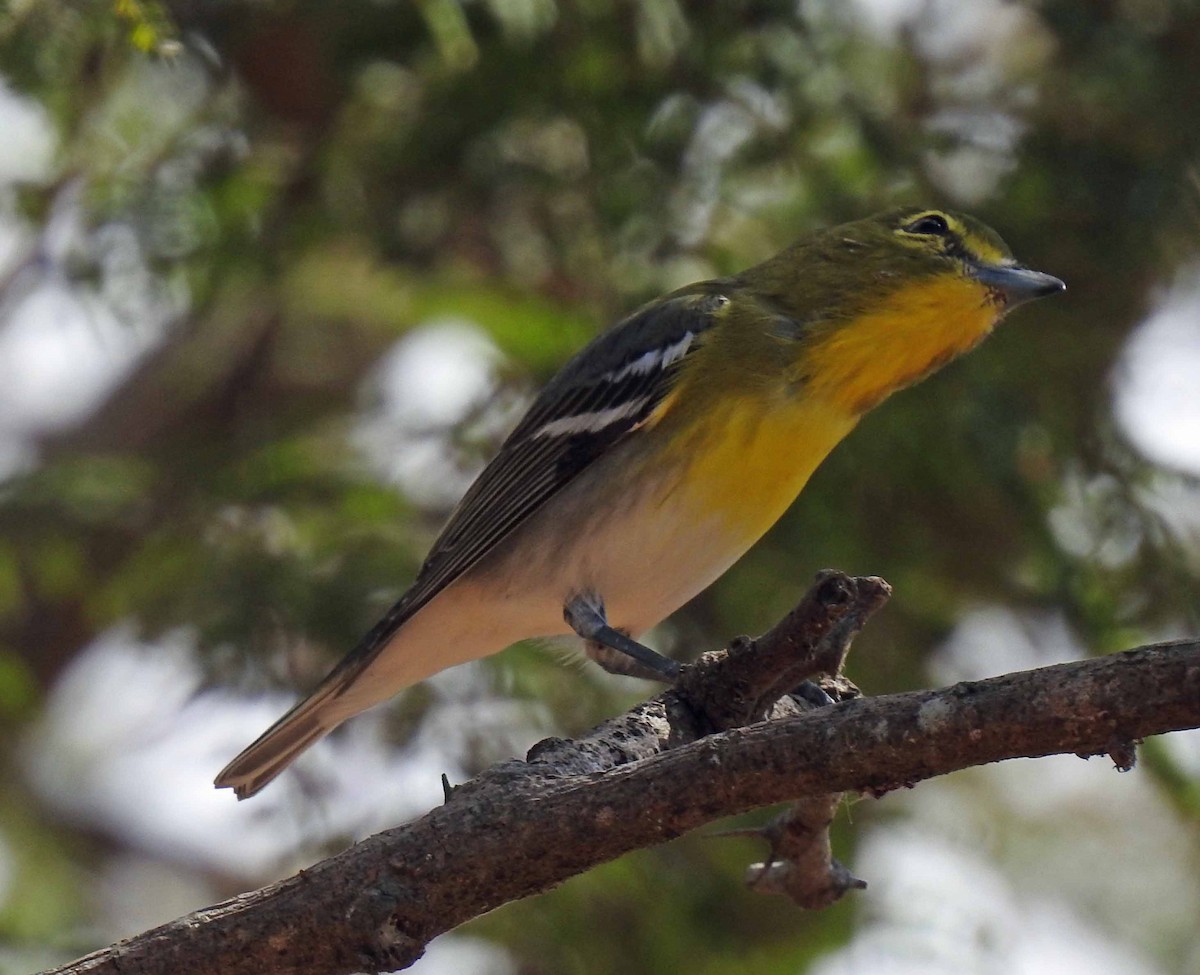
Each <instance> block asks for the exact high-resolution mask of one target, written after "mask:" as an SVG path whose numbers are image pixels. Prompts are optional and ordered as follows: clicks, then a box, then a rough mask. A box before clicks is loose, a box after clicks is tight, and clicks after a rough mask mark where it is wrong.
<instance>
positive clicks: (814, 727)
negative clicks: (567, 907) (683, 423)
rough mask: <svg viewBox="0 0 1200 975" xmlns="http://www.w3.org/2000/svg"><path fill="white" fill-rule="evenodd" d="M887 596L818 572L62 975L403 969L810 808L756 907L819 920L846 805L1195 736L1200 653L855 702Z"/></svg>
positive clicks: (784, 825) (841, 882)
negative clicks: (846, 675) (758, 629)
mask: <svg viewBox="0 0 1200 975" xmlns="http://www.w3.org/2000/svg"><path fill="white" fill-rule="evenodd" d="M888 591H889V590H888V588H887V586H886V584H885V583H883V582H882V580H878V579H871V578H866V579H863V578H859V579H851V578H848V577H846V576H844V575H841V574H839V573H824V574H822V576H821V577H819V579H818V582H817V585H816V586H814V587H813V589H812V590H811V591H810V592H809V594H808V595H807V596H806V597H805V599H804V601H803V602H802V603H801V604H800V605H799V606H798V607H797V608H796V609H795V610H793V612H792V613H791V614H789V616H788V617H787V618H786V619H785V620H784V621H782V622H781V624H780V625H779V626H778V627H776V629H775V630H773V631H772V632H771V633H770V634H768V635H767V636H765V637H763V638H761V639H760V640H758V641H750V640H739V641H735V643H734V644H733V645H732V646H731V647H730V649H729V650H728V651H722V652H720V653H715V654H706V655H704V657H702V658H701V660H700V661H698V662H697V664H695V665H693V666H692V667H690V668H688V669H687V670H685V673H684V675H683V676H682V677H681V679H680V681H679V682H678V684H677V685H676V686H675V687H673V688H671V689H670V690H668V691H666V692H664V693H663V694H661V695H659V696H658V697H656V698H654V699H653V700H651V701H648V702H646V703H645V704H643V705H640V706H639V707H637V708H635V709H633V710H632V711H630V712H629V713H627V714H625V715H622V716H620V717H618V718H615V719H613V720H611V721H609V722H606V723H605V724H604V725H602V726H600V727H599V728H597V729H595V730H594V731H593V732H591V733H589V734H588V735H586V736H584V737H582V738H580V739H578V740H575V741H564V740H559V739H554V740H550V741H547V742H543V743H541V744H540V745H538V746H536V747H535V748H534V749H533V750H531V752H530V754H529V756H528V757H527V760H526V761H524V762H521V761H513V762H508V763H505V764H503V765H500V766H497V767H494V768H492V769H490V770H488V771H487V772H485V773H483V774H482V775H480V776H479V777H478V778H476V779H474V780H472V781H471V782H469V783H467V784H465V785H463V786H460V787H458V788H455V789H453V790H450V791H449V793H448V797H447V801H446V803H445V804H444V805H442V806H440V807H438V808H437V809H434V810H432V811H431V812H429V813H428V814H427V815H425V816H424V817H422V818H421V819H419V820H416V821H415V822H413V823H410V824H408V825H405V826H401V827H398V828H395V829H391V830H388V831H386V832H383V833H380V834H378V835H376V836H374V837H371V838H370V839H368V840H366V841H364V842H362V843H359V844H357V845H356V846H354V847H352V848H351V849H349V850H346V851H345V852H343V853H341V854H338V855H337V856H334V857H331V858H330V859H328V860H325V861H323V862H321V863H319V864H317V865H316V866H314V867H313V868H311V869H309V870H304V871H301V872H300V873H299V874H297V875H296V876H294V877H291V878H289V879H287V880H284V881H281V882H280V883H277V884H273V885H271V886H269V887H265V888H263V889H262V890H258V891H254V892H252V893H248V894H244V895H242V896H240V897H236V898H234V899H232V900H229V901H226V902H224V903H222V904H218V905H216V906H214V907H211V908H208V909H206V910H203V911H198V912H196V913H195V914H191V915H188V916H187V917H184V918H180V919H178V920H176V921H173V922H171V923H169V924H166V925H164V926H162V927H160V928H157V929H155V930H153V931H149V932H146V933H145V934H142V935H139V936H137V937H134V938H131V939H129V940H127V941H124V942H122V943H120V944H118V945H114V946H112V947H110V948H107V949H104V950H102V951H98V952H95V953H94V954H92V955H89V956H87V957H86V958H83V959H80V960H79V961H77V962H75V963H73V964H71V965H67V966H65V967H63V968H60V969H57V970H56V972H57V973H62V975H66V973H72V975H82V973H114V975H115V973H118V972H120V973H122V975H132V973H145V975H150V973H163V975H168V973H170V975H174V973H177V972H180V971H186V972H189V973H191V975H210V973H211V975H218V973H220V975H243V973H245V975H251V973H253V975H264V973H297V975H299V973H305V975H314V973H330V975H332V973H349V972H360V971H366V972H379V971H390V970H394V969H398V968H403V967H406V966H408V965H410V964H411V963H412V962H413V961H415V960H416V959H417V958H419V957H420V955H421V953H422V952H423V950H424V947H425V945H426V944H427V943H428V942H429V940H430V939H432V938H433V937H435V936H436V935H438V934H441V933H443V932H445V931H448V930H450V929H451V928H453V927H455V926H457V925H458V924H461V923H463V922H464V921H466V920H469V919H470V918H472V917H476V916H478V915H479V914H482V913H484V912H486V911H489V910H491V909H493V908H495V907H497V906H499V905H500V904H503V903H506V902H508V901H512V900H516V899H518V898H522V897H527V896H529V895H531V894H535V893H538V892H539V891H543V890H546V889H548V888H550V887H553V886H554V885H555V884H558V883H560V882H562V881H563V880H565V879H567V878H568V877H571V876H573V875H575V874H578V873H580V872H582V871H584V870H586V869H588V868H589V867H592V866H594V865H596V864H598V863H601V862H603V861H606V860H610V859H612V858H614V857H617V856H620V855H622V854H623V853H626V852H628V851H630V850H634V849H638V848H641V847H645V846H649V845H652V844H655V843H660V842H663V841H664V840H667V839H670V838H672V837H675V836H678V835H680V834H682V833H685V832H687V831H689V830H692V829H695V828H696V827H698V826H702V825H704V824H706V823H709V822H712V821H713V820H715V819H719V818H721V817H725V816H730V815H733V814H736V813H741V812H744V811H746V810H748V809H753V808H755V807H759V806H764V805H767V804H770V803H778V802H782V801H789V800H791V801H795V802H796V804H795V805H794V806H793V807H792V808H791V809H790V810H789V811H788V812H787V813H785V814H784V815H783V816H781V817H779V818H778V819H777V820H776V821H775V822H774V823H773V824H772V825H771V826H769V827H768V828H767V829H766V830H764V831H763V835H764V838H766V839H768V840H769V841H770V844H771V854H770V857H769V859H768V862H767V863H766V864H762V865H756V866H755V867H753V868H751V871H750V876H749V881H750V883H751V885H752V886H754V887H756V888H757V889H760V890H764V891H769V892H776V893H784V894H786V895H788V896H792V897H793V898H795V899H796V900H797V901H798V902H800V903H803V904H805V905H807V906H812V907H819V906H823V905H824V904H827V903H830V902H832V901H833V900H835V899H836V898H837V897H839V896H841V894H842V893H844V892H845V891H846V890H848V889H852V888H854V887H858V886H861V885H862V884H861V881H857V880H855V879H854V878H853V877H851V876H850V875H849V874H848V873H847V872H846V871H845V870H844V868H842V867H841V866H840V865H839V864H837V863H836V861H833V860H832V859H831V858H830V856H829V850H828V839H827V835H826V832H825V829H826V827H827V825H828V822H829V820H830V818H831V817H832V811H833V807H834V803H836V800H837V797H838V796H839V795H840V794H841V793H842V792H846V791H853V792H866V793H869V794H873V795H881V794H883V793H885V792H887V791H889V790H891V789H893V788H897V787H899V786H907V785H912V784H914V783H916V782H919V781H921V780H922V779H926V778H930V777H932V776H935V775H941V774H945V773H947V772H952V771H955V770H957V769H962V768H966V767H968V766H972V765H981V764H984V763H988V762H995V761H1001V760H1003V759H1008V758H1018V757H1036V756H1041V755H1051V754H1057V753H1073V754H1079V755H1081V756H1088V755H1097V754H1108V755H1111V756H1113V760H1114V761H1115V762H1116V764H1117V765H1118V766H1119V767H1128V765H1129V764H1131V761H1132V756H1133V743H1134V742H1135V741H1137V740H1138V739H1141V738H1144V737H1146V736H1148V735H1154V734H1162V733H1165V732H1169V731H1175V730H1180V729H1184V728H1194V727H1197V726H1200V640H1182V641H1176V642H1173V643H1164V644H1158V645H1155V646H1148V647H1141V648H1139V649H1136V650H1129V651H1126V652H1124V653H1119V654H1113V655H1111V656H1107V657H1101V658H1097V659H1091V660H1083V661H1079V662H1076V663H1069V664H1061V665H1057V666H1053V667H1045V668H1042V669H1039V670H1034V671H1027V672H1023V673H1016V674H1009V675H1006V676H1003V677H997V678H994V679H991V680H986V681H975V682H968V683H962V684H957V685H955V686H953V687H950V688H946V689H944V690H938V691H920V692H913V693H907V694H893V695H888V696H885V697H877V698H862V697H854V695H855V694H856V693H857V692H856V691H855V690H854V689H853V687H852V686H849V685H846V684H845V682H842V681H839V680H837V679H836V678H834V679H827V680H825V681H823V682H822V686H823V687H824V688H825V690H826V691H827V692H828V693H829V694H830V695H831V696H832V697H833V698H834V699H835V701H836V703H831V704H827V705H825V706H820V705H819V704H815V703H812V702H814V701H819V700H820V699H821V697H822V695H820V694H819V693H814V692H813V690H812V687H811V685H809V686H808V689H807V691H806V692H805V693H802V694H794V695H788V696H786V697H784V698H783V699H782V700H781V701H776V700H775V698H776V697H778V696H779V695H780V694H783V693H784V692H785V691H786V690H787V689H789V688H792V687H795V685H796V684H797V683H798V682H800V681H803V680H805V678H807V677H809V676H811V675H813V674H815V673H816V672H817V671H820V670H826V671H832V672H833V673H834V674H836V671H837V669H838V667H839V665H840V661H841V659H842V656H843V655H844V653H845V650H846V649H847V647H848V646H849V642H850V640H851V639H852V637H853V636H854V634H855V633H856V632H857V631H858V629H859V628H860V627H861V626H862V624H863V622H865V620H866V618H867V617H868V616H869V615H870V614H871V613H872V612H873V611H874V610H875V609H877V608H878V607H879V606H880V605H882V604H883V602H884V601H885V600H886V598H887V594H888Z"/></svg>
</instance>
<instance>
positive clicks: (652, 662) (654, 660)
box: [563, 593, 679, 683]
mask: <svg viewBox="0 0 1200 975" xmlns="http://www.w3.org/2000/svg"><path fill="white" fill-rule="evenodd" d="M563 619H564V620H566V621H567V625H568V626H569V627H570V628H571V629H572V630H574V631H575V632H576V633H578V634H579V635H580V636H581V637H583V638H584V640H586V641H587V654H588V656H589V657H591V658H592V659H593V660H595V661H596V663H598V664H599V665H600V666H601V667H603V668H604V669H605V670H607V671H609V673H613V674H624V675H626V676H632V677H648V678H650V679H656V680H663V681H666V682H667V683H671V682H672V681H674V680H675V678H676V677H678V676H679V664H677V663H676V662H675V661H674V660H669V659H668V658H666V657H664V656H663V655H662V654H660V653H655V652H654V651H653V650H651V649H650V648H649V647H647V646H643V645H642V644H640V643H638V642H637V640H635V639H633V638H632V637H630V636H627V635H626V634H624V633H622V632H621V631H620V630H616V629H613V628H612V627H611V626H609V625H608V620H607V618H605V615H604V600H602V599H600V597H599V596H596V595H595V594H594V593H580V594H578V595H575V596H572V597H571V598H570V599H569V600H568V601H567V603H566V605H565V606H563ZM613 651H616V652H615V653H614V652H613Z"/></svg>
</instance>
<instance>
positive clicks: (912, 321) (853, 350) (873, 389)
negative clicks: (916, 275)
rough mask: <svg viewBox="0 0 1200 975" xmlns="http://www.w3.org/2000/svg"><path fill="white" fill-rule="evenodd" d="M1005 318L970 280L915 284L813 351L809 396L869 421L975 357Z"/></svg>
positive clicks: (806, 361) (807, 367)
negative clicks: (903, 394)
mask: <svg viewBox="0 0 1200 975" xmlns="http://www.w3.org/2000/svg"><path fill="white" fill-rule="evenodd" d="M999 315H1000V309H999V308H998V307H997V306H996V304H995V303H994V302H993V301H992V300H991V298H990V296H989V293H988V290H987V288H985V287H984V286H983V285H981V284H979V282H977V281H974V280H972V279H970V278H967V277H963V276H962V275H958V274H946V275H943V276H940V277H936V278H923V279H921V280H920V281H915V282H913V283H912V284H910V285H907V286H905V287H902V288H900V289H898V290H897V291H895V292H893V293H892V294H891V295H889V297H888V299H887V300H886V301H885V302H883V303H881V304H880V305H879V306H878V307H877V308H873V309H870V310H868V311H867V312H865V313H863V314H862V315H860V316H858V317H857V318H856V319H854V320H853V321H851V322H846V323H843V324H840V325H839V326H838V327H836V328H834V329H832V330H830V331H829V332H828V333H827V334H826V335H823V336H821V337H820V338H819V339H817V340H816V341H815V342H814V343H813V345H812V346H811V347H810V348H809V349H808V350H807V351H806V354H805V356H804V358H803V362H802V368H803V374H804V379H805V381H806V384H807V386H808V389H807V393H808V395H812V396H817V397H819V398H821V399H825V400H828V401H829V402H830V403H831V404H835V405H836V406H838V407H840V408H841V409H843V410H845V411H846V412H848V413H854V414H862V413H865V412H866V411H867V410H869V409H871V408H872V407H874V406H876V405H877V404H878V403H879V402H881V401H882V400H883V399H884V398H886V397H887V396H888V394H890V393H893V392H895V391H896V390H897V389H902V388H903V387H905V386H909V385H911V384H912V383H915V382H916V381H917V380H918V379H921V378H922V377H923V376H926V375H928V374H929V373H930V372H932V371H933V370H934V369H937V368H938V367H939V366H942V365H944V364H945V363H947V362H948V361H950V360H951V359H953V358H954V357H956V356H959V355H962V353H964V352H967V351H969V350H970V349H973V348H974V347H975V346H976V345H978V344H979V343H980V342H981V341H982V340H983V339H984V338H985V337H986V336H987V334H988V333H989V332H990V331H991V330H992V327H993V326H994V325H995V324H996V320H997V319H998V318H999Z"/></svg>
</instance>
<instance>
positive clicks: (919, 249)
mask: <svg viewBox="0 0 1200 975" xmlns="http://www.w3.org/2000/svg"><path fill="white" fill-rule="evenodd" d="M745 277H748V278H753V279H755V280H756V283H758V284H760V285H761V286H764V287H765V288H767V289H769V290H770V291H772V292H775V293H776V294H777V296H778V297H779V298H780V299H782V300H783V301H784V302H785V303H786V304H789V305H792V304H796V305H800V306H807V307H808V308H826V309H828V308H837V307H839V306H841V305H843V304H847V305H849V306H850V308H848V309H847V310H851V309H852V310H853V311H855V312H857V311H858V310H859V309H861V308H862V307H863V305H864V304H867V305H869V304H872V303H874V302H875V301H877V300H879V299H880V298H882V297H884V296H885V295H886V293H887V292H888V291H890V290H892V289H894V288H897V287H903V286H905V285H907V284H909V283H911V282H914V281H918V280H921V279H929V278H943V277H956V278H962V279H966V280H968V281H972V282H976V283H978V284H979V285H980V286H981V287H982V288H983V289H985V291H986V294H987V297H988V298H989V300H991V301H992V302H993V303H994V304H995V305H996V307H997V310H998V311H1000V312H1005V311H1011V310H1012V309H1013V308H1015V307H1016V306H1017V305H1020V304H1023V303H1024V302H1027V301H1031V300H1033V299H1034V298H1041V297H1044V296H1046V295H1050V294H1054V293H1056V292H1058V291H1062V290H1063V289H1064V288H1065V285H1064V284H1063V283H1062V281H1060V280H1059V279H1058V278H1055V277H1052V276H1051V275H1049V274H1042V273H1041V272H1039V271H1032V270H1030V269H1028V268H1025V267H1022V266H1021V265H1019V264H1018V263H1017V261H1016V260H1015V259H1014V258H1013V255H1012V252H1011V251H1010V250H1009V248H1008V245H1007V244H1005V243H1004V241H1003V240H1002V239H1001V238H1000V235H999V234H997V233H996V232H995V231H994V230H992V228H991V227H989V226H987V224H985V223H983V222H982V221H980V220H976V219H975V218H974V217H972V216H969V215H968V214H965V213H958V212H955V211H953V210H935V209H930V208H928V207H912V206H908V207H897V208H895V209H892V210H887V211H884V212H883V213H877V214H875V215H874V216H871V217H866V218H864V219H862V220H856V221H854V222H853V223H846V224H842V225H840V226H837V227H831V228H829V229H828V230H824V231H822V232H820V233H818V234H815V235H814V236H812V237H809V238H807V239H805V240H802V241H800V242H799V243H797V244H795V245H793V246H792V247H789V248H788V249H787V250H785V251H783V252H782V253H780V254H779V255H777V256H776V257H774V258H772V259H770V260H769V261H766V262H765V263H763V264H760V265H759V266H758V267H756V268H752V269H751V270H749V271H747V272H746V273H745ZM789 299H790V300H789ZM797 310H800V309H799V308H798V309H797Z"/></svg>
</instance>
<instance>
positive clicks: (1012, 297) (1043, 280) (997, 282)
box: [971, 264, 1067, 311]
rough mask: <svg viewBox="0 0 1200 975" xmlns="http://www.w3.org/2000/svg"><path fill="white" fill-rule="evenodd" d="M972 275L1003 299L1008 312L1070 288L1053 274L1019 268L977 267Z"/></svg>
mask: <svg viewBox="0 0 1200 975" xmlns="http://www.w3.org/2000/svg"><path fill="white" fill-rule="evenodd" d="M971 275H972V277H974V278H975V280H976V281H978V282H980V283H981V284H984V285H986V286H987V287H988V288H990V289H991V290H992V291H994V292H996V294H997V295H999V296H1000V297H1001V298H1003V299H1004V307H1005V309H1006V310H1009V311H1011V310H1012V309H1013V308H1016V307H1017V305H1023V304H1025V302H1027V301H1033V300H1034V299H1035V298H1045V297H1046V296H1047V295H1053V294H1058V292H1060V291H1066V290H1067V286H1066V285H1065V284H1063V282H1062V281H1060V280H1059V279H1058V278H1056V277H1054V275H1052V274H1043V273H1042V272H1041V271H1031V270H1029V268H1027V267H1017V266H1016V265H1010V266H1007V267H1006V266H1005V265H1003V264H977V265H975V267H974V268H972V270H971Z"/></svg>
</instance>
